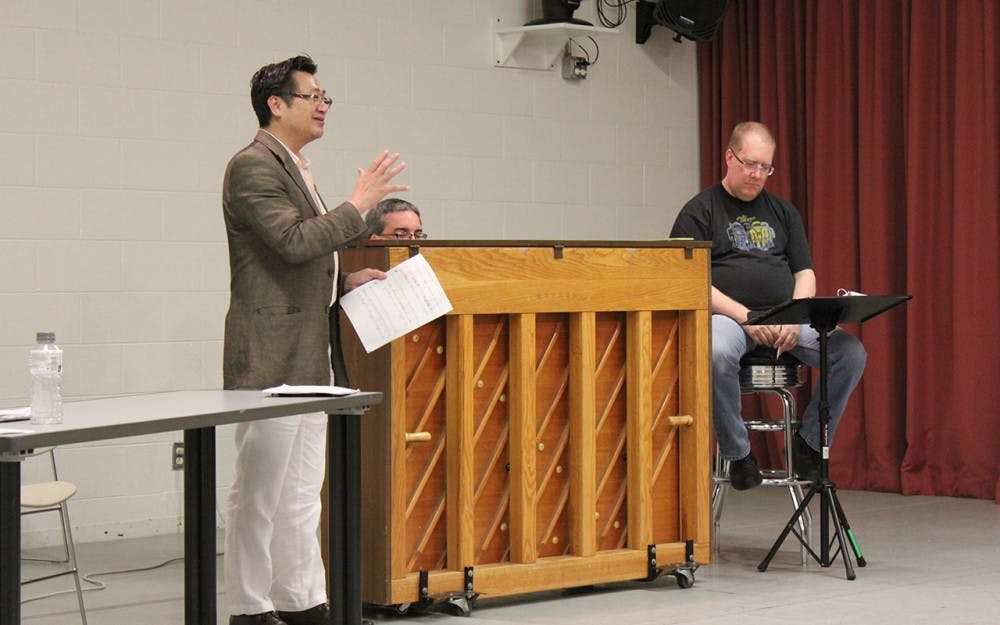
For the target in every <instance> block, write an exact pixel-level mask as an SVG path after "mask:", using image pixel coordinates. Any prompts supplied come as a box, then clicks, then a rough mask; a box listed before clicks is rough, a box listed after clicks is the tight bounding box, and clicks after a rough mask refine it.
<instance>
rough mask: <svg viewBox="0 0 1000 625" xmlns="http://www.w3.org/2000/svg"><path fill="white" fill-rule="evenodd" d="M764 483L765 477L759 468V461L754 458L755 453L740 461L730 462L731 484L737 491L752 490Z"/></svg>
mask: <svg viewBox="0 0 1000 625" xmlns="http://www.w3.org/2000/svg"><path fill="white" fill-rule="evenodd" d="M763 481H764V477H763V476H762V475H761V474H760V469H758V468H757V459H756V458H754V457H753V452H750V453H749V454H747V456H746V457H745V458H741V459H740V460H730V461H729V484H730V485H731V486H732V487H733V488H735V489H736V490H750V489H751V488H754V487H756V486H760V484H761V482H763Z"/></svg>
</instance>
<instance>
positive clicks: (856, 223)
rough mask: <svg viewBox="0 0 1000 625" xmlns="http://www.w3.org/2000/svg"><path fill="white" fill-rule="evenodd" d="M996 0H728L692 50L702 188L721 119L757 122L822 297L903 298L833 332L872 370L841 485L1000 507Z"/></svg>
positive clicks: (724, 130) (850, 421) (852, 414)
mask: <svg viewBox="0 0 1000 625" xmlns="http://www.w3.org/2000/svg"><path fill="white" fill-rule="evenodd" d="M998 2H1000V0H942V1H938V0H870V1H864V2H860V1H857V0H855V1H848V0H733V2H731V3H730V6H729V9H728V11H727V14H726V17H725V20H724V22H723V25H722V27H721V29H720V31H719V33H718V34H717V36H716V38H715V39H714V40H713V41H712V42H711V43H706V44H699V50H698V65H699V66H698V76H699V98H700V123H701V129H700V136H701V153H702V158H701V160H702V164H701V174H702V183H703V185H704V186H708V185H709V184H712V183H713V182H715V181H717V180H719V179H720V178H721V177H722V167H723V159H722V154H723V150H724V148H725V146H726V144H727V141H728V139H729V133H730V131H731V130H732V127H733V125H735V124H736V123H737V122H739V121H742V120H747V119H755V120H760V121H762V122H764V123H765V124H767V125H768V126H769V127H770V128H771V129H772V131H773V132H774V133H775V137H776V139H777V141H778V151H777V154H776V155H775V164H776V168H777V170H776V172H775V174H774V176H773V177H772V178H771V180H770V181H769V183H768V188H769V189H771V190H772V191H774V192H776V193H778V194H780V195H783V196H785V197H787V198H789V199H791V200H792V201H793V202H795V204H796V205H797V206H798V207H799V209H800V211H801V212H802V214H803V219H804V220H805V222H806V227H807V229H808V234H809V239H810V242H811V245H812V249H813V260H814V262H815V264H816V269H817V276H818V280H819V294H821V295H831V294H833V293H834V292H835V291H836V289H838V288H841V287H843V288H848V289H851V290H856V291H861V292H865V293H872V294H896V293H909V294H912V295H913V296H914V299H913V300H912V301H910V302H909V303H908V304H905V305H904V306H903V307H901V308H898V309H896V310H893V311H890V312H889V313H886V314H884V315H882V316H880V317H877V318H875V319H873V320H871V321H868V322H866V323H865V324H863V325H860V326H854V327H849V328H848V330H850V331H852V332H854V333H855V334H856V335H858V336H859V337H860V338H861V339H862V340H863V341H864V343H865V346H866V348H867V349H868V355H869V357H868V368H867V371H866V373H865V377H864V379H863V380H862V383H861V386H860V387H859V389H858V391H857V392H856V393H855V395H854V397H853V398H852V400H851V402H850V404H849V405H848V410H847V414H846V416H845V418H844V420H843V421H842V422H841V426H840V429H839V430H838V432H837V438H836V442H835V444H834V446H833V449H832V456H831V467H832V468H831V472H832V475H833V478H834V480H835V481H836V482H837V483H838V485H840V486H842V487H847V488H859V489H868V490H880V491H890V492H902V493H907V494H933V495H957V496H972V497H979V498H988V499H994V500H995V501H997V502H998V503H1000V393H998V392H997V388H998V385H1000V358H998V346H997V341H996V339H995V338H994V339H990V338H989V337H991V336H993V337H995V336H996V335H997V334H998V333H1000V312H998V311H1000V289H998V281H997V272H998V268H1000V267H998V253H997V246H998V242H1000V229H998V226H997V215H998V207H1000V182H998V171H1000V131H998V119H1000V106H998V95H997V93H998V73H997V69H998V59H1000V42H998V37H997V33H998V30H1000V8H998Z"/></svg>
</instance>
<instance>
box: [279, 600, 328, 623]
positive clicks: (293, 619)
mask: <svg viewBox="0 0 1000 625" xmlns="http://www.w3.org/2000/svg"><path fill="white" fill-rule="evenodd" d="M278 616H280V617H281V618H282V620H283V621H284V622H285V623H287V624H288V625H330V604H328V603H321V604H319V605H317V606H313V607H311V608H309V609H308V610H301V611H299V612H283V611H281V610H279V611H278Z"/></svg>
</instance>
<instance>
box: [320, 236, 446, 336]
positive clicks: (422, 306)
mask: <svg viewBox="0 0 1000 625" xmlns="http://www.w3.org/2000/svg"><path fill="white" fill-rule="evenodd" d="M386 273H387V274H388V276H389V277H388V278H386V279H385V280H371V281H369V282H366V283H364V284H362V285H361V286H359V287H358V288H356V289H354V290H353V291H351V292H350V293H347V294H346V295H344V296H342V297H341V298H340V307H341V308H343V309H344V312H345V313H346V314H347V318H348V319H350V320H351V324H352V325H353V326H354V331H355V332H357V333H358V338H360V339H361V344H362V345H363V346H364V348H365V351H366V352H368V353H371V352H373V351H374V350H376V349H378V348H379V347H382V346H383V345H385V344H386V343H388V342H389V341H391V340H393V339H396V338H399V337H401V336H403V335H404V334H406V333H407V332H410V331H411V330H416V329H417V328H419V327H420V326H422V325H424V324H425V323H429V322H431V321H433V320H435V319H437V318H438V317H440V316H441V315H443V314H445V313H446V312H448V311H449V310H451V309H452V305H451V302H450V301H448V296H447V295H445V293H444V289H443V288H441V283H440V282H438V279H437V276H436V275H434V270H433V269H431V266H430V265H429V264H428V263H427V259H425V258H424V257H423V255H421V254H417V255H415V256H412V257H410V258H408V259H406V260H404V261H403V262H401V263H399V264H398V265H396V266H395V267H393V268H392V269H390V270H389V271H387V272H386Z"/></svg>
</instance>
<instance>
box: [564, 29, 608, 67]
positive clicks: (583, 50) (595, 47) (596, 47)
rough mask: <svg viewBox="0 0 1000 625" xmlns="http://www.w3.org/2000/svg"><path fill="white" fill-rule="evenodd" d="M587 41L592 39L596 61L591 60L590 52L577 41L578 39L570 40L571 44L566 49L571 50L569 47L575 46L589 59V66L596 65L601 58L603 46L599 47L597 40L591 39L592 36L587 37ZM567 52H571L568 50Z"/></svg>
mask: <svg viewBox="0 0 1000 625" xmlns="http://www.w3.org/2000/svg"><path fill="white" fill-rule="evenodd" d="M587 39H590V42H591V43H593V44H594V50H595V52H594V60H590V51H589V50H587V49H586V48H584V47H583V46H582V45H580V42H579V41H577V40H576V39H573V38H572V37H570V38H569V43H567V44H566V47H567V48H569V45H570V44H573V45H575V46H576V47H577V48H580V50H581V51H582V52H583V54H584V56H586V57H587V65H595V64H596V63H597V59H599V58H601V46H599V45H597V40H596V39H594V38H593V37H591V36H590V35H587ZM567 52H569V50H568V49H567Z"/></svg>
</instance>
